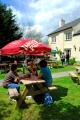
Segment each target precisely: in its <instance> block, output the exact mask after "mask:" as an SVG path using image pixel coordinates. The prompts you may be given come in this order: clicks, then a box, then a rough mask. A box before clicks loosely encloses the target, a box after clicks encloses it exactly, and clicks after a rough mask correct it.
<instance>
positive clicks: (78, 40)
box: [73, 35, 80, 61]
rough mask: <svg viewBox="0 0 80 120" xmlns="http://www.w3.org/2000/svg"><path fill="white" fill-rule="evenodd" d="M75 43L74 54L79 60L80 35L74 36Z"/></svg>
mask: <svg viewBox="0 0 80 120" xmlns="http://www.w3.org/2000/svg"><path fill="white" fill-rule="evenodd" d="M73 44H74V46H75V48H76V49H75V50H74V52H73V56H74V57H75V58H76V60H77V61H80V35H77V36H74V37H73Z"/></svg>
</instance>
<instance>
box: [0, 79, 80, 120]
mask: <svg viewBox="0 0 80 120" xmlns="http://www.w3.org/2000/svg"><path fill="white" fill-rule="evenodd" d="M53 84H54V85H56V86H57V87H58V89H57V90H54V91H52V92H51V94H52V96H53V101H54V102H53V104H52V105H51V106H50V107H46V106H44V105H43V104H39V105H38V104H36V103H35V101H34V100H33V99H29V100H26V103H27V106H26V107H25V108H21V109H18V108H15V107H16V102H12V101H10V100H9V98H8V95H7V89H4V88H0V119H1V120H80V85H77V84H76V83H73V81H72V80H71V79H70V77H63V78H56V79H54V81H53ZM21 89H23V86H22V85H21Z"/></svg>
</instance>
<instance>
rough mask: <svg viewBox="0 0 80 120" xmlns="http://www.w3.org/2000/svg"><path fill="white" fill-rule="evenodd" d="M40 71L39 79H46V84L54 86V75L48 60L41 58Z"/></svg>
mask: <svg viewBox="0 0 80 120" xmlns="http://www.w3.org/2000/svg"><path fill="white" fill-rule="evenodd" d="M39 65H40V73H39V75H38V79H43V80H45V84H44V85H45V86H46V87H50V86H52V75H51V71H50V69H49V68H48V67H47V62H46V61H45V60H41V61H40V63H39Z"/></svg>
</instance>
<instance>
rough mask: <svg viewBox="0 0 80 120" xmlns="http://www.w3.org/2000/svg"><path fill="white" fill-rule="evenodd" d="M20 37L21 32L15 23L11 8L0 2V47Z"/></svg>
mask: <svg viewBox="0 0 80 120" xmlns="http://www.w3.org/2000/svg"><path fill="white" fill-rule="evenodd" d="M21 37H22V32H21V31H20V28H19V26H18V25H17V23H16V20H15V16H14V15H13V13H12V10H11V9H10V8H7V6H6V5H3V4H2V3H0V48H2V47H3V46H5V45H6V44H7V43H9V42H11V41H13V40H16V39H19V38H21Z"/></svg>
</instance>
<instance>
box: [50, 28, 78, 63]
mask: <svg viewBox="0 0 80 120" xmlns="http://www.w3.org/2000/svg"><path fill="white" fill-rule="evenodd" d="M74 29H75V30H76V31H77V27H75V28H73V29H68V30H65V31H63V32H59V33H58V34H53V35H51V36H49V39H48V41H49V47H51V48H52V49H55V48H58V50H61V51H62V52H63V51H64V50H65V49H71V58H73V57H75V58H76V60H77V61H80V51H79V50H80V35H78V36H73V34H74ZM69 31H72V40H71V41H66V36H65V33H66V32H69ZM52 36H56V43H52ZM57 57H58V55H57ZM58 59H60V58H59V57H58Z"/></svg>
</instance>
